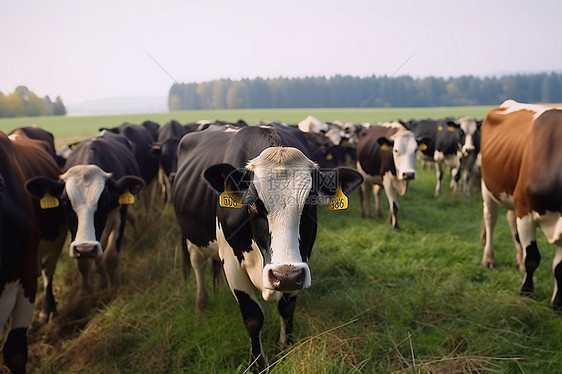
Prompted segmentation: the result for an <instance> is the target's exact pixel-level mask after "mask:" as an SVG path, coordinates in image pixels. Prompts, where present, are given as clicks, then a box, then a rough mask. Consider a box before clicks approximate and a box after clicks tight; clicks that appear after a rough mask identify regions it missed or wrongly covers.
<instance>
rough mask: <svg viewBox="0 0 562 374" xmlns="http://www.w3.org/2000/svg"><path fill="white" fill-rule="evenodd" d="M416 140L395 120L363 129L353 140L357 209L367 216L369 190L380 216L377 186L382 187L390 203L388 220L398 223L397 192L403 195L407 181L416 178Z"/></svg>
mask: <svg viewBox="0 0 562 374" xmlns="http://www.w3.org/2000/svg"><path fill="white" fill-rule="evenodd" d="M417 150H418V142H417V141H416V137H415V135H414V133H413V132H412V131H409V130H406V128H405V127H404V126H402V125H401V124H400V123H398V122H392V123H383V124H379V125H374V126H370V127H368V128H366V129H363V130H362V131H361V133H360V134H359V142H358V144H357V169H358V170H359V172H361V174H362V175H363V178H364V182H363V184H362V185H361V212H362V215H363V218H366V217H368V216H369V205H370V194H371V191H373V194H374V197H375V214H376V215H378V216H381V215H382V214H381V207H380V190H381V187H382V188H384V191H385V193H386V197H387V199H388V204H389V206H390V217H391V224H392V226H393V227H394V228H395V229H397V230H398V229H400V226H399V225H398V219H397V214H398V196H404V195H405V194H406V191H407V189H408V181H409V180H412V179H415V178H416V170H415V165H416V151H417Z"/></svg>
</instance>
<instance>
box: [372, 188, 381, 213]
mask: <svg viewBox="0 0 562 374" xmlns="http://www.w3.org/2000/svg"><path fill="white" fill-rule="evenodd" d="M381 188H382V187H381V186H380V185H378V184H376V183H375V184H373V196H374V198H375V217H378V218H383V215H382V210H381Z"/></svg>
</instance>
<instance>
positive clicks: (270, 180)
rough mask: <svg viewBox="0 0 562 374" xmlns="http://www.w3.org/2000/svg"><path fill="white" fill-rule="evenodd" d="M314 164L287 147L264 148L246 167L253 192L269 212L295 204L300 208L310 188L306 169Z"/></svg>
mask: <svg viewBox="0 0 562 374" xmlns="http://www.w3.org/2000/svg"><path fill="white" fill-rule="evenodd" d="M316 167H317V165H316V164H315V163H314V162H312V161H311V160H309V159H308V158H307V157H306V156H305V155H304V154H303V153H302V152H301V151H299V150H298V149H296V148H291V147H270V148H266V149H265V150H264V151H263V152H262V153H261V154H260V155H259V156H258V157H256V158H254V159H253V160H250V161H249V162H248V165H247V166H246V168H247V169H249V170H252V171H253V172H254V185H255V187H256V191H257V193H258V196H259V197H260V199H261V200H262V201H263V202H264V205H265V207H266V209H267V210H268V211H269V212H270V213H272V212H273V211H275V210H278V209H285V208H287V207H288V206H289V205H295V203H296V206H297V207H298V209H299V211H301V210H302V207H303V206H304V202H305V200H306V198H307V197H308V193H309V192H310V188H311V187H312V177H311V175H310V171H311V170H312V169H313V168H316Z"/></svg>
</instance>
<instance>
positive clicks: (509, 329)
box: [0, 111, 562, 374]
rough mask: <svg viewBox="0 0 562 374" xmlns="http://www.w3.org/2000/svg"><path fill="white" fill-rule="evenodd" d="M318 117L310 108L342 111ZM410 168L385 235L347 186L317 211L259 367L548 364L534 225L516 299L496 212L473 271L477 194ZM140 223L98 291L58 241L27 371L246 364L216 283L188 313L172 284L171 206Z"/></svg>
mask: <svg viewBox="0 0 562 374" xmlns="http://www.w3.org/2000/svg"><path fill="white" fill-rule="evenodd" d="M256 112H258V111H256ZM303 113H304V112H303ZM334 113H336V112H334ZM197 114H201V113H200V112H199V113H197ZM237 114H238V113H236V115H237ZM272 114H273V112H272ZM311 114H312V113H311ZM331 114H332V113H328V114H326V116H328V117H325V116H324V117H323V116H320V115H319V116H318V117H319V118H322V119H325V120H330V119H342V117H339V118H334V117H330V116H331ZM396 114H397V115H396V117H395V118H405V117H406V116H403V115H398V114H399V113H396ZM170 115H171V116H172V117H171V118H178V119H179V120H180V121H181V122H187V121H190V120H192V119H193V118H191V119H182V118H180V117H174V114H173V113H172V114H170ZM281 115H282V114H281V113H280V114H279V116H280V117H281ZM446 115H454V116H457V115H459V114H457V113H456V112H455V113H444V114H443V116H446ZM305 116H306V115H304V116H301V117H302V118H304V117H305ZM431 116H432V117H438V116H440V115H431ZM420 117H426V115H425V114H423V115H421V116H420ZM479 117H481V116H479ZM142 118H143V120H144V119H146V118H145V117H142ZM239 118H244V119H247V120H248V122H252V121H251V120H250V119H249V117H244V116H240V117H239ZM76 119H77V120H78V119H79V118H78V117H77V118H76ZM221 119H238V116H236V117H234V118H221ZM269 119H274V118H269ZM387 119H394V118H387ZM113 120H115V121H116V123H113V125H116V124H119V123H121V122H122V121H123V120H124V119H123V118H117V117H115V118H114V119H113ZM127 120H129V121H131V122H139V120H136V119H131V118H130V117H129V118H128V119H127ZM342 120H343V119H342ZM372 120H377V119H372ZM100 121H101V119H100ZM156 121H158V120H156ZM161 122H163V121H161ZM287 122H293V121H287ZM354 122H357V120H355V119H354ZM92 123H93V122H92ZM4 124H5V123H0V125H1V126H3V125H4ZM77 126H79V127H80V128H82V126H86V125H82V124H78V123H77ZM69 136H70V135H69ZM418 173H419V177H418V179H416V180H415V181H412V182H411V183H410V187H409V191H408V193H407V195H406V196H405V197H403V198H401V199H400V207H401V210H400V212H399V221H400V226H401V228H402V230H401V231H399V232H397V231H394V230H393V229H392V228H391V226H390V224H389V222H388V213H387V212H386V209H387V208H386V207H387V205H386V200H384V199H383V207H384V209H385V213H386V218H385V219H383V220H381V219H366V220H365V219H362V218H360V207H359V198H358V194H357V192H354V193H353V194H351V196H350V207H349V209H348V210H346V211H336V212H334V211H328V210H327V209H324V208H320V209H319V216H318V220H319V228H318V237H317V241H316V244H315V247H314V249H313V253H312V258H311V261H310V268H311V272H312V287H310V288H309V289H307V290H306V291H303V292H301V294H300V295H299V300H298V302H297V311H296V314H295V316H296V319H295V330H296V342H295V344H294V345H293V346H292V347H290V348H289V349H286V350H284V351H280V350H279V349H278V347H277V345H276V342H277V338H278V331H279V318H278V315H277V311H276V307H275V305H273V304H266V303H262V305H263V306H264V309H265V313H266V324H265V328H264V332H263V339H264V345H265V349H266V352H267V354H268V358H269V361H270V363H275V366H274V367H272V369H271V370H270V372H271V373H553V374H554V373H559V372H560V367H561V366H562V340H561V339H560V336H561V334H562V320H561V317H560V316H559V315H557V314H555V313H554V312H553V311H552V310H551V307H550V296H551V293H552V287H553V280H552V272H551V262H552V258H553V247H552V246H551V245H548V244H547V243H546V242H545V240H544V237H543V235H542V234H540V233H539V234H538V238H539V248H541V255H542V263H541V266H539V268H538V270H537V272H536V273H535V281H536V298H535V299H530V298H523V297H520V296H519V295H518V293H519V287H520V284H521V280H522V274H521V273H519V271H518V270H517V269H516V266H515V251H514V248H513V244H512V240H511V238H510V233H509V229H508V227H507V223H506V222H505V219H504V218H503V217H500V219H499V222H498V227H497V228H496V249H497V252H496V262H497V267H496V268H495V269H493V270H490V269H487V268H484V267H482V266H481V264H480V260H481V256H482V246H481V244H480V241H479V235H480V224H481V201H480V197H479V196H478V194H476V193H475V194H473V196H472V197H471V198H465V197H463V196H455V195H453V194H452V193H451V192H450V191H448V190H447V189H444V192H443V193H442V196H440V197H437V198H436V197H434V196H433V190H434V186H435V185H434V183H435V176H434V172H433V171H429V170H422V169H421V168H420V167H418ZM447 184H448V176H446V177H445V180H444V185H447ZM144 227H145V229H144V230H142V232H143V234H142V236H141V237H133V235H132V232H131V231H130V230H129V229H127V231H126V233H125V234H126V241H125V243H124V247H123V249H122V254H121V262H120V269H121V274H122V282H123V285H122V287H121V288H120V290H119V293H118V294H117V295H115V296H114V297H112V298H110V297H108V295H106V294H104V293H103V292H98V293H96V294H95V295H94V296H93V297H92V298H88V299H80V298H78V296H77V282H78V271H77V269H76V265H75V263H74V261H73V260H72V259H70V258H69V257H68V254H67V250H66V249H65V250H64V252H63V255H62V256H61V260H60V262H59V267H58V269H57V273H56V278H55V296H56V297H57V299H58V307H59V314H58V316H57V317H56V318H55V319H54V320H53V321H52V322H51V323H50V324H48V325H47V326H45V327H42V328H38V327H36V326H35V327H34V328H33V329H32V331H31V333H30V358H29V364H28V368H29V369H30V372H40V373H244V372H246V368H247V366H248V363H247V360H248V357H249V339H248V337H247V333H246V331H245V329H244V327H243V324H242V321H241V317H240V313H239V311H238V307H237V305H236V302H235V300H234V298H233V296H232V295H231V293H230V291H229V290H228V288H227V287H226V286H225V285H223V286H222V287H220V288H219V289H218V291H217V292H216V293H211V294H210V306H209V308H208V310H205V311H203V312H200V313H196V312H195V308H194V300H195V280H194V278H193V277H192V278H191V279H189V280H188V282H187V283H185V282H184V281H183V276H182V270H181V254H180V252H179V251H180V241H179V230H178V228H177V226H176V223H175V217H174V214H173V209H172V208H171V207H170V206H165V207H164V206H163V205H162V204H160V207H159V213H158V217H157V219H155V220H154V222H152V223H150V224H148V223H144ZM210 288H211V284H210V279H209V289H210Z"/></svg>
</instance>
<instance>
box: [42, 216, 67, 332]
mask: <svg viewBox="0 0 562 374" xmlns="http://www.w3.org/2000/svg"><path fill="white" fill-rule="evenodd" d="M66 234H67V229H66V225H61V227H60V228H59V234H58V236H57V237H56V238H55V239H54V240H41V241H40V242H39V262H40V263H39V265H40V268H41V275H42V278H43V286H44V288H45V296H44V298H43V304H42V307H41V311H40V312H39V324H40V325H44V324H46V323H47V322H49V321H50V320H51V319H52V318H53V316H54V315H55V314H56V312H57V306H56V302H55V296H54V295H53V275H54V273H55V268H56V265H57V261H58V259H59V257H60V253H61V251H62V246H63V245H64V241H65V240H66Z"/></svg>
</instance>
